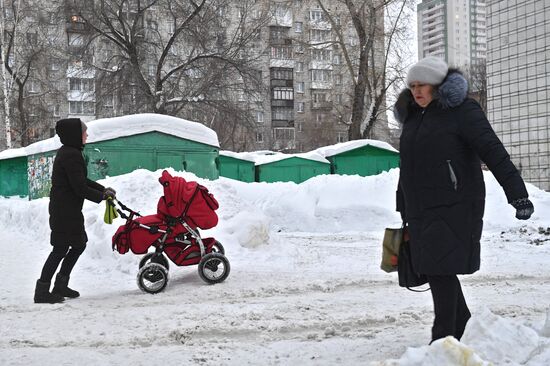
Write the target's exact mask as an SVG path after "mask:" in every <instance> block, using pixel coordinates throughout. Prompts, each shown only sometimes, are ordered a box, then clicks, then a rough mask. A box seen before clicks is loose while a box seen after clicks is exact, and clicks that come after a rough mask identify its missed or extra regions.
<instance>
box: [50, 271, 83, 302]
mask: <svg viewBox="0 0 550 366" xmlns="http://www.w3.org/2000/svg"><path fill="white" fill-rule="evenodd" d="M52 294H56V295H61V296H63V297H69V298H71V299H74V298H75V297H79V296H80V293H79V292H78V291H75V290H73V289H70V288H69V276H64V275H62V274H60V273H58V274H57V276H56V277H55V283H54V286H53V290H52Z"/></svg>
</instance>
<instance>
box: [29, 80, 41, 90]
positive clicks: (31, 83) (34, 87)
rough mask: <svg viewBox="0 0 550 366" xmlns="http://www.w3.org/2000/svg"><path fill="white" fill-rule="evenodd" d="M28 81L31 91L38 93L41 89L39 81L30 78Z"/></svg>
mask: <svg viewBox="0 0 550 366" xmlns="http://www.w3.org/2000/svg"><path fill="white" fill-rule="evenodd" d="M27 83H28V84H27V85H28V88H29V89H28V91H29V93H38V92H39V91H40V85H39V83H38V81H36V80H32V79H30V80H29V81H28V82H27Z"/></svg>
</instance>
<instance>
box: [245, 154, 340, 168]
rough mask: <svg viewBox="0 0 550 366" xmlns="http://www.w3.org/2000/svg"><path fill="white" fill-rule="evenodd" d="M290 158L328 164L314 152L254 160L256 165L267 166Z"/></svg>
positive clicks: (260, 156) (265, 156)
mask: <svg viewBox="0 0 550 366" xmlns="http://www.w3.org/2000/svg"><path fill="white" fill-rule="evenodd" d="M290 158H301V159H306V160H314V161H319V162H321V163H326V164H330V161H328V160H327V159H325V158H324V157H323V156H321V155H320V154H319V153H317V152H315V151H310V152H307V153H301V154H283V153H276V154H273V155H258V156H257V157H256V158H255V159H256V165H263V164H269V163H274V162H276V161H280V160H285V159H290Z"/></svg>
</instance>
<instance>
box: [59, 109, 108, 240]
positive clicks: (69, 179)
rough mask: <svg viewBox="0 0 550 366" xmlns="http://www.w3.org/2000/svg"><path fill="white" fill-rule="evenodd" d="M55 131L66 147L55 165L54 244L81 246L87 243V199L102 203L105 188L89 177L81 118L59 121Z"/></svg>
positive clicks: (62, 149) (60, 151)
mask: <svg viewBox="0 0 550 366" xmlns="http://www.w3.org/2000/svg"><path fill="white" fill-rule="evenodd" d="M55 130H56V133H57V134H58V135H59V138H60V140H61V143H62V144H63V146H62V147H61V148H60V149H59V150H58V151H57V154H56V157H55V161H54V163H53V172H52V188H51V191H50V205H49V212H50V228H51V230H52V233H51V244H52V245H56V244H61V245H66V244H70V245H79V244H82V243H86V242H87V241H88V238H87V236H86V231H85V229H84V216H83V215H82V205H83V204H84V199H88V200H91V201H94V202H97V203H99V202H101V200H102V199H103V190H104V189H105V188H104V187H103V186H102V185H101V184H99V183H96V182H94V181H91V180H89V179H88V178H87V174H88V171H87V168H86V163H85V161H84V158H83V156H82V149H83V148H84V146H83V145H82V123H81V121H80V119H78V118H68V119H62V120H59V121H58V122H57V124H56V127H55Z"/></svg>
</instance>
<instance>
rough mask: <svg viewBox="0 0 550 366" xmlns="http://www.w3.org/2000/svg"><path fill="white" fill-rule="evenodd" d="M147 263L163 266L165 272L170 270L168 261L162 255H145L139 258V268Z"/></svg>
mask: <svg viewBox="0 0 550 366" xmlns="http://www.w3.org/2000/svg"><path fill="white" fill-rule="evenodd" d="M147 263H158V264H160V265H163V266H164V268H166V269H167V270H168V269H170V264H169V263H168V259H166V257H165V256H164V255H162V254H157V253H147V254H145V255H144V256H143V258H141V260H140V261H139V268H140V269H141V268H143V266H144V265H146V264H147Z"/></svg>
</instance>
